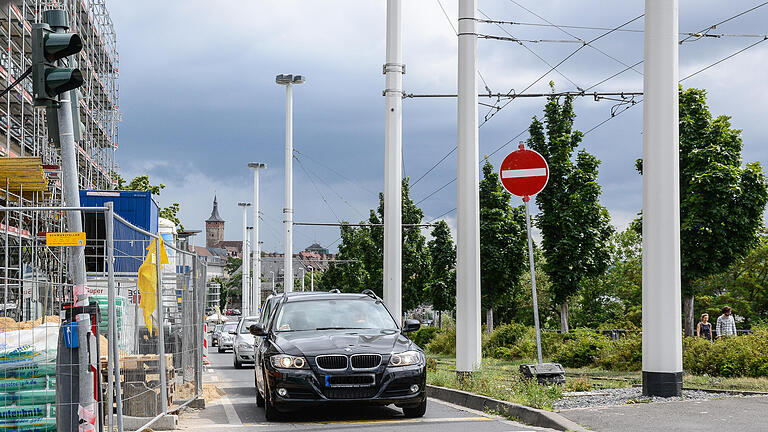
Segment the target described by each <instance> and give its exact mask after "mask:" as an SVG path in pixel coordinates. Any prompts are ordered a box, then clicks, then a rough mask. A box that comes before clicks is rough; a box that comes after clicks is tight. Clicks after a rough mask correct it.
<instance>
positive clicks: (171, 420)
mask: <svg viewBox="0 0 768 432" xmlns="http://www.w3.org/2000/svg"><path fill="white" fill-rule="evenodd" d="M150 420H152V417H133V416H123V427H124V428H125V430H127V431H135V430H138V429H139V428H140V427H142V426H144V425H145V424H147V422H148V421H150ZM150 427H151V429H152V430H155V431H166V430H176V429H178V428H179V416H177V415H173V414H168V415H165V416H163V417H160V418H159V419H158V420H157V421H156V422H154V423H152V426H150Z"/></svg>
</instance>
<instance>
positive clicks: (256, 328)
mask: <svg viewBox="0 0 768 432" xmlns="http://www.w3.org/2000/svg"><path fill="white" fill-rule="evenodd" d="M248 330H249V331H250V332H251V334H252V335H254V336H266V335H267V329H265V328H264V324H262V323H256V324H253V325H252V326H250V327H249V328H248Z"/></svg>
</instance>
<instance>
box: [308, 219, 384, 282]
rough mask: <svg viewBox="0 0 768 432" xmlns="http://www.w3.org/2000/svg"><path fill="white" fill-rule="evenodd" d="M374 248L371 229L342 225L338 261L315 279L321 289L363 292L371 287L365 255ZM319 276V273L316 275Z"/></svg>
mask: <svg viewBox="0 0 768 432" xmlns="http://www.w3.org/2000/svg"><path fill="white" fill-rule="evenodd" d="M371 248H372V242H371V236H370V231H369V230H368V229H367V228H365V227H362V228H355V227H350V226H348V225H347V226H342V227H341V243H339V252H338V254H337V255H336V259H337V260H338V262H332V263H331V265H330V267H329V268H328V270H326V271H325V272H323V277H322V278H321V279H320V280H319V281H318V280H315V287H316V288H317V289H318V290H319V291H330V290H332V289H338V290H339V291H342V292H358V293H359V292H361V291H362V290H364V289H367V288H368V287H369V284H368V282H369V279H370V277H369V274H368V271H367V270H366V266H365V261H364V258H365V255H366V253H367V251H369V250H370V249H371ZM315 276H317V275H315Z"/></svg>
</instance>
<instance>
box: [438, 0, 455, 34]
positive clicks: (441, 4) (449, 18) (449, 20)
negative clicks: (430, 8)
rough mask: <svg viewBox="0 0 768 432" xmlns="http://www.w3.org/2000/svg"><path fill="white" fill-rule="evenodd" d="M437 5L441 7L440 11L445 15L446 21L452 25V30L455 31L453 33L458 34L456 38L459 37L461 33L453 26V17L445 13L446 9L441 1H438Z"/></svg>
mask: <svg viewBox="0 0 768 432" xmlns="http://www.w3.org/2000/svg"><path fill="white" fill-rule="evenodd" d="M437 5H438V6H440V10H442V11H443V15H445V19H446V20H448V24H450V25H451V28H452V29H453V33H454V34H456V36H458V35H459V31H458V30H456V26H455V25H453V21H451V17H449V16H448V12H446V11H445V8H444V7H443V2H441V1H440V0H437Z"/></svg>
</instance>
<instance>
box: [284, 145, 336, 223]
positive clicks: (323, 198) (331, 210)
mask: <svg viewBox="0 0 768 432" xmlns="http://www.w3.org/2000/svg"><path fill="white" fill-rule="evenodd" d="M293 158H294V159H296V162H298V163H299V166H300V167H301V169H302V170H303V171H304V174H306V175H307V178H308V179H309V181H310V182H312V186H314V187H315V190H316V191H317V193H318V195H320V198H321V199H322V200H323V202H324V203H325V205H326V207H328V210H330V212H331V214H333V217H334V218H336V221H337V222H341V219H340V218H339V215H337V214H336V212H335V211H333V207H331V204H329V203H328V200H327V199H326V198H325V194H323V192H322V191H321V190H320V188H319V187H317V183H315V180H314V179H313V178H312V176H310V175H309V172H307V169H306V168H304V164H303V163H302V162H301V159H299V158H297V157H296V156H295V155H294V156H293Z"/></svg>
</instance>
